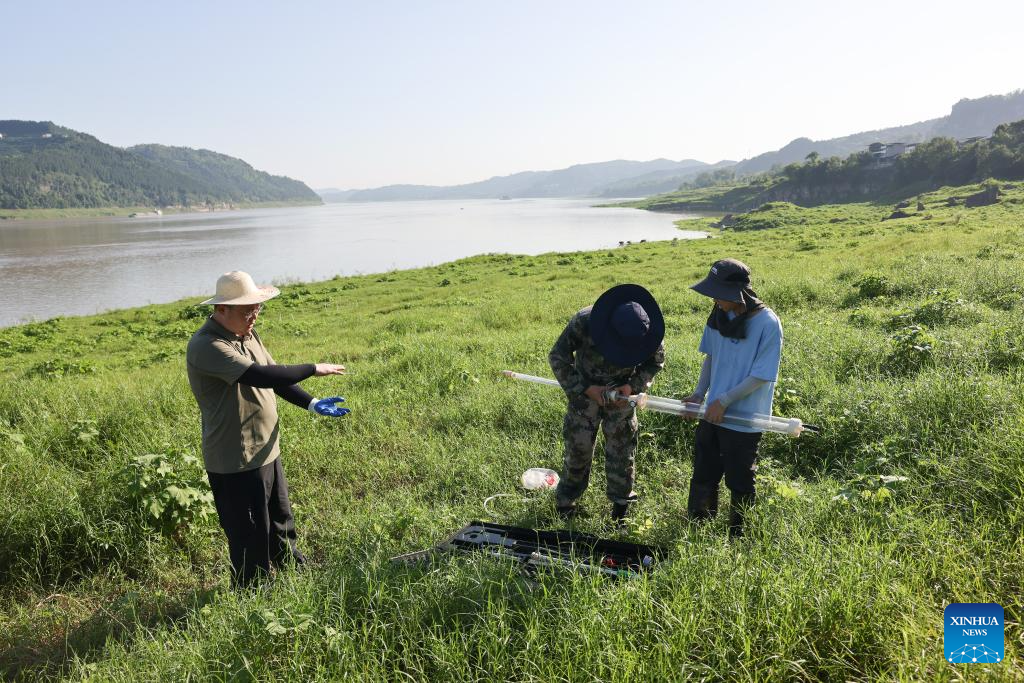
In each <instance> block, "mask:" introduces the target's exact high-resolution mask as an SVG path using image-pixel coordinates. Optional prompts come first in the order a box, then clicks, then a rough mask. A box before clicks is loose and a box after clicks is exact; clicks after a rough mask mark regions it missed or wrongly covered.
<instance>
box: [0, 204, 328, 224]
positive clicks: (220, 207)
mask: <svg viewBox="0 0 1024 683" xmlns="http://www.w3.org/2000/svg"><path fill="white" fill-rule="evenodd" d="M322 204H323V202H232V203H220V204H213V205H209V206H164V207H152V206H106V207H91V208H71V209H0V221H2V220H10V221H58V220H79V219H89V218H96V219H102V218H129V217H131V216H132V214H139V216H140V217H143V218H152V217H153V216H154V215H155V212H156V211H158V210H159V211H160V212H161V213H162V214H164V215H176V214H190V213H215V212H221V211H241V210H244V209H274V208H287V207H295V206H320V205H322Z"/></svg>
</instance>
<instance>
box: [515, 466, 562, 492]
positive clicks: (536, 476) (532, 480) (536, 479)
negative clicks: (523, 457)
mask: <svg viewBox="0 0 1024 683" xmlns="http://www.w3.org/2000/svg"><path fill="white" fill-rule="evenodd" d="M522 481H523V488H524V489H526V490H527V491H538V490H541V489H550V488H554V487H556V486H558V472H555V471H554V470H549V469H546V468H544V467H531V468H530V469H528V470H526V471H525V472H523V478H522Z"/></svg>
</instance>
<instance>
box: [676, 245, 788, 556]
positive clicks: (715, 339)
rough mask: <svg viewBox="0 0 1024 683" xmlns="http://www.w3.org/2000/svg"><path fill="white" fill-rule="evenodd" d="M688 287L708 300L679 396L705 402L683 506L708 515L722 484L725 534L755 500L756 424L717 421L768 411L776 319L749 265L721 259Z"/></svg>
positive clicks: (737, 529)
mask: <svg viewBox="0 0 1024 683" xmlns="http://www.w3.org/2000/svg"><path fill="white" fill-rule="evenodd" d="M690 289H692V290H694V291H695V292H697V293H698V294H703V295H704V296H706V297H709V298H710V299H713V300H714V305H713V306H712V309H711V315H710V316H708V320H707V324H706V325H705V326H704V334H703V336H702V337H701V340H700V351H701V353H703V354H704V362H703V365H702V367H701V372H700V379H699V380H698V381H697V388H696V389H695V390H694V392H693V393H692V394H691V395H690V396H687V397H686V398H685V399H683V400H684V401H686V402H688V403H698V404H699V403H704V402H705V399H706V401H707V404H706V408H705V411H704V419H703V420H702V421H701V422H700V424H699V425H697V435H696V441H695V445H694V455H693V477H692V479H691V480H690V495H689V500H688V502H687V512H688V514H689V517H690V519H692V520H694V521H700V520H705V519H710V518H712V517H714V516H715V514H717V512H718V485H719V483H720V482H721V481H722V477H723V475H724V477H725V485H726V486H727V487H728V488H729V492H730V501H729V536H730V537H739V536H742V535H743V517H744V513H745V512H746V510H747V509H748V508H749V507H750V506H751V505H752V504H753V503H754V473H755V472H756V471H757V447H758V444H759V442H760V440H761V432H760V430H758V429H756V428H754V427H742V426H738V425H732V424H730V425H724V424H722V416H723V415H724V414H725V411H726V409H728V410H729V412H730V413H737V414H743V413H746V414H751V413H759V414H763V415H771V414H772V398H773V394H774V388H775V381H776V379H777V378H778V375H779V361H780V359H781V355H782V323H780V322H779V318H778V316H776V315H775V312H774V311H772V309H770V308H768V307H767V306H765V305H764V304H763V303H762V302H761V300H760V299H758V298H757V294H756V293H755V292H754V290H753V289H751V287H750V268H748V267H747V266H746V264H744V263H742V262H741V261H737V260H736V259H731V258H729V259H722V260H720V261H716V262H715V263H714V265H712V266H711V270H710V272H709V273H708V276H707V277H706V278H704V279H703V280H701V281H700V282H698V283H697V284H695V285H693V286H692V287H691V288H690Z"/></svg>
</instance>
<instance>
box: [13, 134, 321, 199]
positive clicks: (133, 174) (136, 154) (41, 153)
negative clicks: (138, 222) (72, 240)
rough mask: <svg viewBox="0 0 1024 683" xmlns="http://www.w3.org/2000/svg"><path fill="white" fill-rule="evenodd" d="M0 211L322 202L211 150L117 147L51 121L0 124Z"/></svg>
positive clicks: (291, 184)
mask: <svg viewBox="0 0 1024 683" xmlns="http://www.w3.org/2000/svg"><path fill="white" fill-rule="evenodd" d="M0 136H2V137H0V208H2V209H38V208H47V209H51V208H52V209H67V208H93V207H114V206H153V207H171V206H174V207H185V208H189V207H201V206H208V205H223V204H237V203H256V202H309V203H320V198H319V196H318V195H317V194H316V193H315V192H313V191H312V190H311V189H309V187H307V186H306V185H305V184H304V183H302V182H300V181H298V180H292V179H291V178H286V177H283V176H273V175H270V174H268V173H264V172H263V171H257V170H256V169H254V168H253V167H252V166H250V165H249V164H247V163H246V162H244V161H242V160H241V159H236V158H234V157H230V156H227V155H225V154H218V153H216V152H211V151H209V150H195V149H189V148H186V147H165V146H163V145H139V146H137V147H130V148H128V149H122V148H120V147H114V146H112V145H108V144H106V143H104V142H101V141H100V140H97V139H96V138H95V137H93V136H91V135H87V134H85V133H80V132H78V131H75V130H71V129H70V128H64V127H62V126H57V125H55V124H53V123H51V122H49V121H40V122H37V121H0Z"/></svg>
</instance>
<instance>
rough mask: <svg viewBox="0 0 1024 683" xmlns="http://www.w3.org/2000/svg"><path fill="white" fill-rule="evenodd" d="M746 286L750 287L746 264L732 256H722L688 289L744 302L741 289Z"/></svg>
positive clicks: (713, 296) (715, 297)
mask: <svg viewBox="0 0 1024 683" xmlns="http://www.w3.org/2000/svg"><path fill="white" fill-rule="evenodd" d="M748 287H750V268H748V267H747V264H745V263H743V262H742V261H737V260H736V259H734V258H724V259H722V260H721V261H715V264H714V265H713V266H711V271H710V272H709V273H708V276H707V277H706V278H704V279H703V280H701V281H700V282H698V283H697V284H695V285H692V286H691V287H690V289H692V290H693V291H695V292H697V293H698V294H703V295H704V296H708V297H711V298H712V299H722V300H723V301H734V302H736V303H738V304H742V303H744V301H743V290H744V289H746V288H748Z"/></svg>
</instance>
